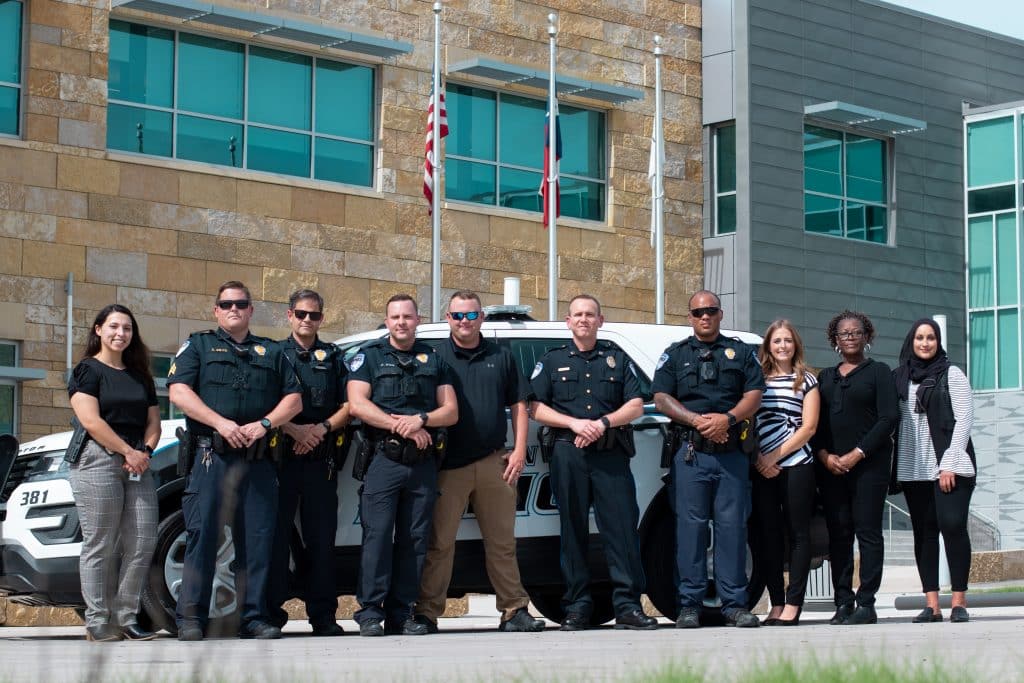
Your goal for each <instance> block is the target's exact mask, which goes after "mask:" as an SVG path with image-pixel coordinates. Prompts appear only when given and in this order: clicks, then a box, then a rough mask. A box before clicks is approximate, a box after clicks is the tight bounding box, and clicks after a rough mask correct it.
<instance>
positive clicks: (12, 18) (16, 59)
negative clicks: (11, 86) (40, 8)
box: [0, 0, 22, 83]
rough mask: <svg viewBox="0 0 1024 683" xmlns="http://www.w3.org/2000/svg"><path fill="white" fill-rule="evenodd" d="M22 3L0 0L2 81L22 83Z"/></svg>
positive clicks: (0, 63) (0, 62) (0, 71)
mask: <svg viewBox="0 0 1024 683" xmlns="http://www.w3.org/2000/svg"><path fill="white" fill-rule="evenodd" d="M21 8H22V3H20V2H12V1H11V0H8V1H7V2H4V1H3V0H0V81H6V82H7V83H21Z"/></svg>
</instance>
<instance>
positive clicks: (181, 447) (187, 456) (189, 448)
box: [174, 427, 196, 477]
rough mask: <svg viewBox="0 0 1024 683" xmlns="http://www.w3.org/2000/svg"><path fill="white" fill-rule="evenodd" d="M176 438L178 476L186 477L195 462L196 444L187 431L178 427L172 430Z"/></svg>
mask: <svg viewBox="0 0 1024 683" xmlns="http://www.w3.org/2000/svg"><path fill="white" fill-rule="evenodd" d="M174 435H175V436H176V437H178V476H179V477H184V476H187V475H188V473H189V472H191V471H192V463H194V462H195V460H196V444H195V442H194V441H193V440H192V435H191V434H189V432H188V430H186V429H184V428H182V427H178V428H177V429H176V430H174Z"/></svg>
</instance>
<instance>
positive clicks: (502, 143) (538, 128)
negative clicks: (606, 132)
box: [498, 94, 569, 173]
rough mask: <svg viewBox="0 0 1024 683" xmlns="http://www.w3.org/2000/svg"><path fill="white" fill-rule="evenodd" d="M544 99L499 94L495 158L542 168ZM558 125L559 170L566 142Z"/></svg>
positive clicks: (563, 132)
mask: <svg viewBox="0 0 1024 683" xmlns="http://www.w3.org/2000/svg"><path fill="white" fill-rule="evenodd" d="M546 106H547V103H546V102H544V101H543V100H534V99H530V98H527V97H519V96H517V95H508V94H502V96H501V103H500V106H499V110H498V117H499V121H500V128H501V133H500V139H499V141H498V149H499V150H500V154H499V159H500V161H501V163H503V164H514V165H516V166H526V167H528V168H536V169H541V168H544V112H545V110H546ZM568 139H569V137H568V136H567V135H566V131H565V129H564V128H563V129H562V164H561V166H560V168H561V171H562V173H568V172H569V171H567V170H566V162H565V157H566V143H567V142H568Z"/></svg>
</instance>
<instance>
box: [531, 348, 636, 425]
mask: <svg viewBox="0 0 1024 683" xmlns="http://www.w3.org/2000/svg"><path fill="white" fill-rule="evenodd" d="M530 382H531V384H532V389H533V396H534V398H536V400H538V401H540V402H541V403H544V404H546V405H547V406H549V407H551V408H553V409H554V410H557V411H558V412H560V413H562V414H563V415H569V416H571V417H575V418H581V419H587V420H596V419H598V418H600V417H601V416H602V415H607V414H608V413H612V412H615V411H616V410H618V409H619V408H621V407H622V406H623V404H624V403H626V402H628V401H631V400H632V399H634V398H637V397H639V396H641V393H640V380H639V379H638V378H637V373H636V367H635V366H634V365H633V361H631V360H629V358H627V357H626V354H625V353H623V352H622V351H621V350H619V349H616V348H615V347H614V346H612V345H611V343H609V342H606V341H598V342H597V345H596V346H595V347H594V348H593V349H591V350H590V351H580V350H579V348H577V346H576V343H575V342H570V343H569V344H566V345H565V346H561V347H559V348H556V349H551V350H550V351H548V352H547V353H545V354H544V355H543V356H542V357H541V359H540V362H539V363H537V365H536V367H534V369H533V375H532V376H531V377H530Z"/></svg>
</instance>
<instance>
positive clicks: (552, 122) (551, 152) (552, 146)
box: [546, 12, 558, 320]
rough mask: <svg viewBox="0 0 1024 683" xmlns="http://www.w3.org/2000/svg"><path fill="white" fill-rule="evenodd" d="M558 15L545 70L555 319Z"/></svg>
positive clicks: (552, 311)
mask: <svg viewBox="0 0 1024 683" xmlns="http://www.w3.org/2000/svg"><path fill="white" fill-rule="evenodd" d="M556 21H558V15H557V14H555V13H554V12H552V13H551V14H549V15H548V43H549V46H550V59H549V61H550V66H549V69H548V177H547V179H546V180H547V184H548V197H547V200H548V212H547V213H548V216H549V219H548V320H557V319H558V234H557V232H556V224H557V223H558V218H557V216H556V214H557V212H558V209H557V207H558V167H557V165H556V164H557V163H558V161H557V158H556V151H557V149H556V146H557V141H556V137H555V136H556V135H557V133H558V127H557V125H556V120H557V110H556V109H555V107H556V105H557V101H556V98H555V37H556V36H557V35H558V29H557V28H556V26H555V22H556Z"/></svg>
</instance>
